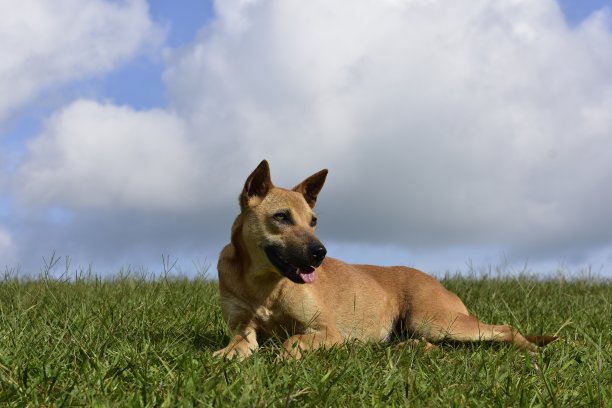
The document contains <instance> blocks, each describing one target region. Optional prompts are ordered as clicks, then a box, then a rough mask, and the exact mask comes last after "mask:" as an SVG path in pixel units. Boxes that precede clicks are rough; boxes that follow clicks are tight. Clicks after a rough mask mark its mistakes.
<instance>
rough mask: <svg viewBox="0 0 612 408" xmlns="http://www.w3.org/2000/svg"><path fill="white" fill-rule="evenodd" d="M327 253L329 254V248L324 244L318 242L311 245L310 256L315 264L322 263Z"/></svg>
mask: <svg viewBox="0 0 612 408" xmlns="http://www.w3.org/2000/svg"><path fill="white" fill-rule="evenodd" d="M325 255H327V249H325V247H324V246H323V245H322V244H316V245H313V246H311V247H310V257H311V258H312V261H313V262H314V264H315V266H319V265H321V262H323V259H324V258H325Z"/></svg>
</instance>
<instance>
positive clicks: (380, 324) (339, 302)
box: [215, 160, 556, 359]
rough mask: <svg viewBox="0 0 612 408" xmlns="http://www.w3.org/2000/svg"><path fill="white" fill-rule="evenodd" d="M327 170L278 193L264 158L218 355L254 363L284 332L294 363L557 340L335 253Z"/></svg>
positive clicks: (223, 280)
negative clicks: (397, 344) (481, 315)
mask: <svg viewBox="0 0 612 408" xmlns="http://www.w3.org/2000/svg"><path fill="white" fill-rule="evenodd" d="M326 176H327V170H322V171H320V172H318V173H316V174H314V175H312V176H310V177H308V178H307V179H306V180H304V181H303V182H302V183H300V184H298V185H297V186H296V187H294V188H293V189H291V190H288V189H283V188H278V187H275V186H274V185H273V184H272V180H271V178H270V168H269V165H268V163H267V162H266V161H265V160H264V161H262V162H261V163H260V164H259V166H258V167H257V168H256V169H255V170H254V171H253V173H251V175H250V176H249V177H248V178H247V180H246V182H245V185H244V188H243V191H242V193H241V195H240V209H241V211H240V214H239V215H238V217H237V218H236V220H235V221H234V224H233V226H232V230H231V242H230V243H229V244H228V245H226V246H225V248H223V250H222V251H221V254H220V256H219V263H218V271H219V287H220V294H221V309H222V313H223V318H224V319H225V321H226V323H227V324H228V326H229V328H230V331H231V333H232V338H231V339H230V342H229V344H228V345H227V346H226V347H225V348H223V349H221V350H218V351H217V352H215V355H217V356H224V357H226V358H240V359H244V358H246V357H248V356H250V355H251V354H252V353H253V352H255V351H256V350H257V349H258V347H259V345H258V335H259V336H260V337H261V336H270V335H278V336H281V337H283V338H286V340H285V341H284V343H283V350H284V354H285V355H286V356H287V357H292V358H300V357H301V356H302V354H303V353H304V352H307V351H308V350H312V349H316V348H321V347H323V348H328V347H331V346H338V345H341V344H343V343H345V342H347V341H351V340H357V341H363V342H384V341H388V340H389V339H390V338H391V336H392V335H393V334H394V333H398V334H400V335H406V336H408V337H411V338H413V339H418V340H421V341H423V342H424V344H425V346H426V348H431V347H434V346H433V345H432V344H431V343H429V342H438V341H441V340H444V339H448V340H454V341H480V340H489V341H501V342H507V343H512V344H514V345H515V346H517V347H519V348H521V349H524V350H527V351H530V352H534V351H536V350H537V348H538V345H540V346H541V345H545V344H547V343H549V342H551V341H553V340H555V339H556V337H553V336H533V337H527V338H526V337H524V336H523V335H521V334H520V333H519V332H518V330H516V329H515V328H514V327H512V326H509V325H489V324H485V323H482V322H481V321H479V320H478V319H477V318H476V317H474V316H473V315H470V313H469V312H468V310H467V308H466V307H465V305H464V304H463V302H462V301H461V299H459V297H458V296H456V295H455V294H454V293H451V292H450V291H448V290H447V289H446V288H444V286H442V284H441V283H440V282H438V281H437V280H435V279H434V278H432V277H431V276H429V275H427V274H425V273H423V272H421V271H418V270H416V269H412V268H407V267H403V266H393V267H381V266H372V265H351V264H347V263H344V262H342V261H340V260H337V259H333V258H330V257H327V256H326V249H325V247H324V246H323V244H322V243H321V242H320V241H319V239H318V238H317V237H316V235H315V226H316V215H315V213H314V207H315V204H316V201H317V197H318V194H319V192H320V191H321V188H322V187H323V184H324V182H325V178H326Z"/></svg>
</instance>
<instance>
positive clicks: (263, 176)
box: [240, 160, 274, 211]
mask: <svg viewBox="0 0 612 408" xmlns="http://www.w3.org/2000/svg"><path fill="white" fill-rule="evenodd" d="M272 187H274V186H273V185H272V179H271V178H270V166H269V165H268V162H267V161H266V160H262V162H261V163H259V166H257V168H256V169H255V170H253V172H252V173H251V175H250V176H249V177H248V178H247V180H246V183H244V189H243V190H242V193H241V194H240V209H241V210H242V211H245V210H246V209H247V208H249V207H254V206H256V205H257V204H259V203H260V202H261V200H263V198H264V197H265V196H266V194H268V191H270V189H271V188H272Z"/></svg>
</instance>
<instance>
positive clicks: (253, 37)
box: [19, 0, 612, 260]
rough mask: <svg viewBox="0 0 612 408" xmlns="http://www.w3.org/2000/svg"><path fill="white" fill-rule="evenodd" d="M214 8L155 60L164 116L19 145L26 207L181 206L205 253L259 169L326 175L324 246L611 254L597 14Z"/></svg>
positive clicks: (86, 109) (387, 5)
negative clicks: (161, 72)
mask: <svg viewBox="0 0 612 408" xmlns="http://www.w3.org/2000/svg"><path fill="white" fill-rule="evenodd" d="M217 11H218V20H217V21H215V22H213V23H212V24H211V25H209V26H207V27H205V28H204V29H203V30H202V31H201V32H200V33H199V36H198V38H197V40H196V41H195V42H194V43H193V44H192V45H191V46H189V47H185V48H183V49H180V50H176V51H175V52H174V53H171V54H170V55H169V56H168V58H167V70H166V72H165V76H164V79H165V81H166V84H167V87H168V93H169V95H170V98H171V107H170V109H171V110H170V111H168V112H164V111H148V112H146V111H145V112H137V111H133V110H131V109H128V108H118V107H114V106H112V105H101V104H99V103H94V102H86V101H79V102H77V103H75V104H74V105H72V106H70V107H68V108H67V109H66V110H64V111H62V112H60V113H58V114H56V115H55V117H54V118H52V119H51V120H50V121H49V122H48V124H47V126H46V128H45V131H44V132H43V133H42V134H41V135H40V136H39V137H38V138H37V139H36V140H34V141H33V142H32V144H31V146H30V156H29V159H28V161H27V162H26V163H25V164H24V165H23V166H22V168H21V171H20V179H19V180H20V181H19V184H20V186H21V187H19V188H20V190H21V192H22V194H23V195H22V196H23V197H25V198H27V200H29V201H30V202H35V201H41V202H60V203H61V204H63V205H66V206H69V207H73V208H86V207H87V208H91V207H94V208H96V207H97V206H106V207H107V208H112V207H113V206H115V207H116V208H117V211H121V209H122V208H143V209H144V208H149V207H159V206H161V207H162V208H164V209H166V210H169V211H177V212H181V211H184V207H182V206H181V205H180V203H179V201H183V200H184V201H185V202H187V203H190V204H189V206H190V207H189V208H191V209H193V208H196V207H197V206H198V205H201V208H202V210H201V212H200V213H199V214H198V218H197V220H196V218H194V222H196V223H198V225H202V226H207V225H210V226H214V227H211V229H209V230H208V231H207V233H206V234H204V235H205V237H204V238H203V239H205V240H216V239H218V238H216V237H217V236H218V235H219V234H218V231H219V230H218V229H216V228H217V227H216V225H217V224H218V221H219V219H220V214H224V215H223V216H224V217H226V218H228V219H231V216H232V215H233V214H235V213H236V212H237V205H236V202H235V196H236V195H237V193H238V192H239V191H240V188H241V185H242V183H243V181H244V179H245V178H246V176H247V174H248V172H249V171H251V170H252V168H253V167H254V166H255V165H256V164H257V163H258V161H259V160H261V159H262V158H264V157H266V158H268V159H269V160H270V161H271V165H272V172H273V178H274V180H275V182H277V184H279V185H292V184H294V183H295V182H297V181H299V180H301V179H302V178H303V177H305V176H307V175H308V174H309V173H311V172H314V171H316V170H318V169H319V168H322V167H328V168H330V170H331V171H330V176H329V178H328V182H327V186H326V187H325V189H324V191H323V193H322V195H321V197H320V208H319V212H320V215H321V217H320V218H321V229H320V231H321V234H324V236H326V237H328V238H329V239H331V240H336V241H347V242H364V243H385V244H389V245H391V246H401V247H408V248H411V249H412V248H414V249H420V250H427V249H431V250H434V251H441V250H443V249H449V248H450V250H452V248H461V247H464V248H465V247H469V248H484V249H483V250H486V249H488V248H492V249H493V250H498V249H500V248H501V250H502V251H507V252H508V253H512V252H515V253H519V254H523V255H524V256H525V257H530V258H535V257H544V258H546V257H548V258H552V259H555V260H556V259H558V258H562V259H581V258H580V257H581V256H584V255H585V254H587V253H588V252H589V251H598V250H602V248H604V247H606V246H609V245H610V244H611V243H612V236H611V233H610V231H612V209H611V208H609V207H610V206H609V205H607V203H609V202H610V201H612V192H610V191H609V190H610V189H609V188H607V186H609V185H612V161H610V160H609V152H610V151H612V138H611V137H610V135H612V77H610V75H609V73H610V72H612V34H611V30H610V28H611V19H610V14H609V12H605V11H602V12H599V13H596V14H594V15H593V16H591V17H590V18H589V19H588V20H586V21H584V22H583V23H582V24H581V25H579V26H578V27H576V28H569V27H568V26H567V25H566V24H565V22H564V20H563V16H562V15H561V13H560V11H559V8H558V6H557V4H556V3H555V2H554V1H553V0H542V1H538V2H529V1H517V0H480V1H472V0H457V1H454V2H448V1H442V0H433V1H419V0H412V1H408V0H406V1H374V0H360V1H356V0H351V1H335V2H329V1H324V0H320V1H309V2H300V1H289V0H282V1H281V0H279V1H227V0H225V1H221V2H218V3H217ZM170 112H171V113H170ZM145 135H153V136H145ZM149 137H150V138H149ZM168 152H171V154H170V157H168V156H167V155H166V153H168ZM142 156H144V157H145V159H144V160H140V159H139V158H138V157H142ZM115 160H116V162H115ZM113 163H117V165H115V164H113ZM136 163H138V164H136ZM194 169H195V170H194ZM197 169H200V173H198V174H196V175H193V174H192V172H193V171H196V173H197V172H198V170H197ZM126 175H127V176H126ZM130 180H131V181H130ZM160 180H161V182H160ZM173 182H175V183H176V185H174V186H173V187H172V190H171V194H169V197H160V193H163V188H162V189H159V190H158V189H157V186H159V185H164V186H166V185H172V183H173ZM179 197H180V199H179ZM158 200H161V201H158ZM211 200H213V201H214V205H213V204H211ZM160 203H161V204H160ZM219 203H225V206H224V207H221V206H220V204H219ZM208 209H215V211H210V212H209V211H208ZM219 209H221V212H219V211H217V210H219ZM160 222H161V221H160ZM226 227H227V228H226V229H229V223H228V225H227V226H226ZM211 231H212V232H213V233H210V232H211ZM224 236H225V235H224ZM215 242H216V241H215ZM171 244H172V243H171V242H168V245H171ZM604 252H606V251H605V250H604Z"/></svg>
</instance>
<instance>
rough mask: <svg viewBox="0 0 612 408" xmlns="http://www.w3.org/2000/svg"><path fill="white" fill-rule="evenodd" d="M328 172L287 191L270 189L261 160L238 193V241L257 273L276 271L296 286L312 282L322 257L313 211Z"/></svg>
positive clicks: (324, 171) (265, 168)
mask: <svg viewBox="0 0 612 408" xmlns="http://www.w3.org/2000/svg"><path fill="white" fill-rule="evenodd" d="M326 176H327V170H321V171H319V172H318V173H315V174H313V175H312V176H310V177H308V178H307V179H306V180H304V181H303V182H301V183H300V184H298V185H297V186H295V187H294V188H293V189H291V190H287V189H283V188H278V187H275V186H274V185H273V184H272V180H271V178H270V167H269V165H268V162H267V161H265V160H264V161H262V162H261V163H260V164H259V166H257V168H256V169H255V170H254V171H253V173H251V175H250V176H249V177H248V178H247V180H246V183H245V184H244V189H243V190H242V193H241V194H240V209H241V216H242V228H241V230H242V231H241V238H242V241H243V243H244V245H245V247H246V249H247V252H248V253H249V256H250V257H252V258H254V259H252V261H253V262H254V263H255V264H257V265H261V266H262V267H263V268H262V270H270V271H274V273H280V274H281V275H283V276H285V277H287V278H288V279H290V280H291V281H293V282H295V283H312V282H314V280H315V269H316V268H317V267H319V266H320V265H321V263H322V262H323V259H324V258H325V255H326V253H327V251H326V249H325V247H324V246H323V244H322V243H321V241H319V239H318V238H317V237H316V236H315V232H314V231H315V226H316V224H317V217H316V216H315V214H314V212H313V208H314V206H315V203H316V201H317V196H318V194H319V191H321V188H322V187H323V183H324V182H325V177H326Z"/></svg>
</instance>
